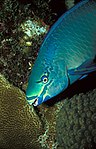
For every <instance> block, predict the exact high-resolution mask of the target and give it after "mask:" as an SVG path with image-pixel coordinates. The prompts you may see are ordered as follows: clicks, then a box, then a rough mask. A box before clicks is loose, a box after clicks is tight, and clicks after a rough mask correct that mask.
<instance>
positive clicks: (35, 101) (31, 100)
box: [27, 95, 50, 106]
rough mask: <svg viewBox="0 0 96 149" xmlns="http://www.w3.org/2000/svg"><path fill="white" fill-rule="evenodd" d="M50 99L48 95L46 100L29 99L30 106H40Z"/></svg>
mask: <svg viewBox="0 0 96 149" xmlns="http://www.w3.org/2000/svg"><path fill="white" fill-rule="evenodd" d="M48 99H50V96H49V95H47V96H46V97H45V98H43V96H39V97H38V96H32V97H27V101H28V103H29V105H33V106H38V105H40V104H41V103H43V102H45V101H47V100H48Z"/></svg>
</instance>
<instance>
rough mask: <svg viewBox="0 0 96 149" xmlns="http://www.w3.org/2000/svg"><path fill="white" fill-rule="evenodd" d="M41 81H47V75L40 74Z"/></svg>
mask: <svg viewBox="0 0 96 149" xmlns="http://www.w3.org/2000/svg"><path fill="white" fill-rule="evenodd" d="M41 81H42V82H43V83H47V82H48V76H46V75H44V76H42V78H41Z"/></svg>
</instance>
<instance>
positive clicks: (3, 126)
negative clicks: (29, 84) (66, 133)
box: [0, 76, 43, 149]
mask: <svg viewBox="0 0 96 149" xmlns="http://www.w3.org/2000/svg"><path fill="white" fill-rule="evenodd" d="M42 132H43V129H42V124H41V122H40V120H39V118H38V116H37V115H36V113H35V111H34V109H33V108H31V110H30V108H29V106H28V105H27V104H26V100H25V94H24V93H23V92H21V91H20V90H19V89H18V88H16V87H14V86H12V85H10V84H9V82H7V81H6V80H5V79H4V77H2V76H0V149H30V148H31V149H41V146H40V144H39V142H38V137H39V135H41V134H42Z"/></svg>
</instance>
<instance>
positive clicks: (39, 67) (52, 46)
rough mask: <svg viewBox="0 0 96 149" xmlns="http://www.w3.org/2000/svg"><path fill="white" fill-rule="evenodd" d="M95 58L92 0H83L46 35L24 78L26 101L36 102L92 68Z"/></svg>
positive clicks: (95, 25) (95, 18)
mask: <svg viewBox="0 0 96 149" xmlns="http://www.w3.org/2000/svg"><path fill="white" fill-rule="evenodd" d="M95 60H96V0H84V1H81V2H80V3H78V4H77V5H76V6H75V7H73V8H72V9H70V10H69V11H68V12H66V13H65V14H64V15H62V16H61V17H60V18H59V19H58V21H57V22H56V23H55V24H54V25H53V26H52V27H51V29H50V31H49V32H48V34H47V35H46V37H45V39H44V41H43V43H42V45H41V47H40V51H39V54H38V57H37V59H36V61H35V64H34V66H33V69H32V72H31V75H30V78H29V81H28V87H27V90H26V97H27V101H28V103H29V104H30V105H32V104H33V105H34V106H37V105H40V104H41V103H43V102H45V101H47V100H49V99H50V98H52V97H54V96H56V95H57V94H59V93H60V92H62V91H64V90H65V89H66V88H67V87H68V86H69V85H71V84H72V83H74V82H75V81H77V80H78V79H82V78H84V77H86V76H87V75H88V74H89V73H91V72H92V71H96V63H95V62H96V61H95Z"/></svg>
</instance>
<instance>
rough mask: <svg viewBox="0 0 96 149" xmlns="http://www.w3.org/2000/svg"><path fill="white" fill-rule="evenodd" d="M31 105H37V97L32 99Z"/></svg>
mask: <svg viewBox="0 0 96 149" xmlns="http://www.w3.org/2000/svg"><path fill="white" fill-rule="evenodd" d="M32 105H33V106H37V105H38V98H35V99H34V101H33V103H32Z"/></svg>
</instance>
